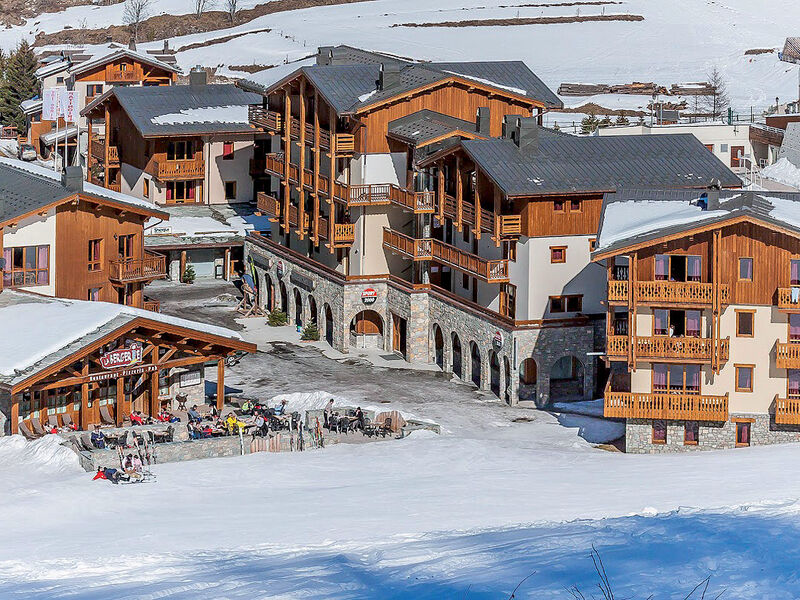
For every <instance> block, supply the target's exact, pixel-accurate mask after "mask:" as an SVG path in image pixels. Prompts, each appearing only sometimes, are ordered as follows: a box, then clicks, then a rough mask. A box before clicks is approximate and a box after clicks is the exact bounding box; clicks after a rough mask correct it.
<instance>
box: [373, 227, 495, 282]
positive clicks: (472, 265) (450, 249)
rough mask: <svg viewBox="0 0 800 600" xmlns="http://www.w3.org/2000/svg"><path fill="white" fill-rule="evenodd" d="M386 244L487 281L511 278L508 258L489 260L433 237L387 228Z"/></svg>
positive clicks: (390, 247) (384, 240)
mask: <svg viewBox="0 0 800 600" xmlns="http://www.w3.org/2000/svg"><path fill="white" fill-rule="evenodd" d="M383 246H384V247H385V248H387V249H389V250H393V251H396V252H399V253H401V254H404V255H406V256H408V257H410V258H412V259H413V260H435V261H437V262H441V263H443V264H445V265H447V266H450V267H452V268H454V269H457V270H459V271H462V272H464V273H468V274H470V275H473V276H475V277H478V278H480V279H482V280H484V281H486V282H487V283H502V282H506V281H508V261H507V260H505V259H501V260H486V259H485V258H482V257H480V256H477V255H475V254H472V253H471V252H466V251H465V250H461V249H460V248H456V247H455V246H451V245H450V244H445V243H444V242H441V241H439V240H435V239H432V238H416V239H415V238H412V237H410V236H407V235H405V234H403V233H400V232H398V231H394V230H392V229H388V228H384V230H383Z"/></svg>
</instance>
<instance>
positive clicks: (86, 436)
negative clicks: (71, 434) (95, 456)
mask: <svg viewBox="0 0 800 600" xmlns="http://www.w3.org/2000/svg"><path fill="white" fill-rule="evenodd" d="M78 439H79V440H80V441H81V445H82V446H83V448H84V449H85V450H88V451H89V452H91V451H92V450H97V448H95V447H94V444H92V434H91V433H82V434H81V435H80V437H79V438H78Z"/></svg>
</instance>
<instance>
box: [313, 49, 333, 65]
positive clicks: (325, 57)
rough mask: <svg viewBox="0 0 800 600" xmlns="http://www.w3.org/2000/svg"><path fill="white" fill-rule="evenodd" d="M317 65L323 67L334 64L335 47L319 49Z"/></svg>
mask: <svg viewBox="0 0 800 600" xmlns="http://www.w3.org/2000/svg"><path fill="white" fill-rule="evenodd" d="M317 64H318V65H321V66H327V65H331V64H333V46H320V47H319V48H318V49H317Z"/></svg>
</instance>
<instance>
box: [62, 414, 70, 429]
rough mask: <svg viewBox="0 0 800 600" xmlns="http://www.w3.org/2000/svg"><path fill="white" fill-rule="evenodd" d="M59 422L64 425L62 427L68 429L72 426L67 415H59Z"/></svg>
mask: <svg viewBox="0 0 800 600" xmlns="http://www.w3.org/2000/svg"><path fill="white" fill-rule="evenodd" d="M61 422H62V423H63V424H64V427H70V426H71V425H72V417H70V416H69V413H64V414H63V415H61Z"/></svg>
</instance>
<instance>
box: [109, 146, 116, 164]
mask: <svg viewBox="0 0 800 600" xmlns="http://www.w3.org/2000/svg"><path fill="white" fill-rule="evenodd" d="M106 162H108V164H113V163H118V162H119V146H109V147H108V153H107V154H106Z"/></svg>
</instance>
